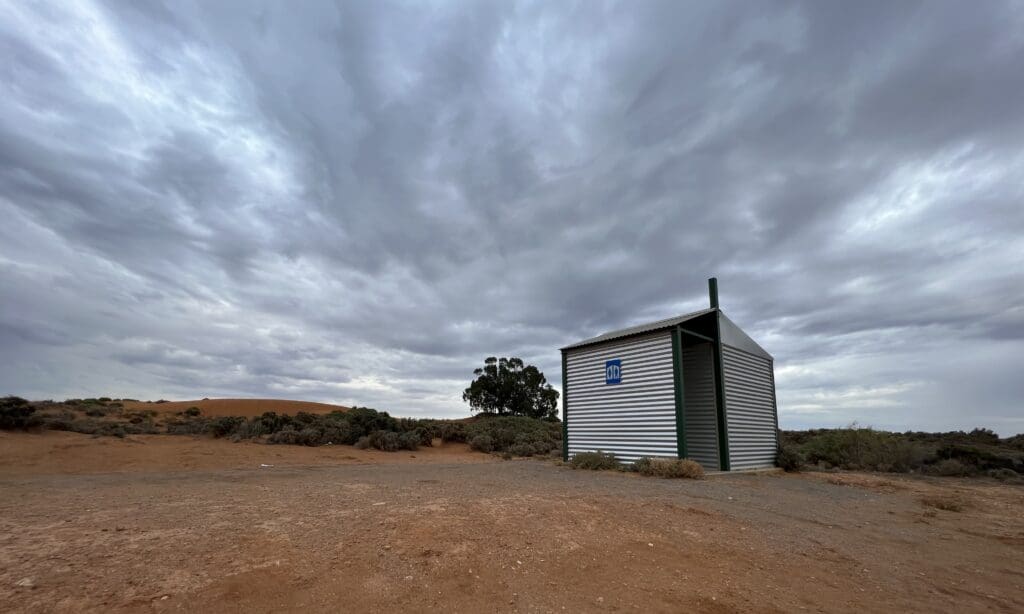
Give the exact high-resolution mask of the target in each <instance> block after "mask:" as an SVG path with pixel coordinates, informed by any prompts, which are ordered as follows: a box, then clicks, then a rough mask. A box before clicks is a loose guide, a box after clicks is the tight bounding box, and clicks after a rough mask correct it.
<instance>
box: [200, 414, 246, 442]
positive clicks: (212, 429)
mask: <svg viewBox="0 0 1024 614" xmlns="http://www.w3.org/2000/svg"><path fill="white" fill-rule="evenodd" d="M244 423H245V418H242V417H239V416H221V417H218V418H214V419H213V420H212V421H211V422H210V423H209V426H208V427H207V430H208V431H209V433H210V434H211V435H213V436H214V437H228V436H230V435H232V434H234V432H235V431H236V430H238V428H239V427H241V426H242V424H244Z"/></svg>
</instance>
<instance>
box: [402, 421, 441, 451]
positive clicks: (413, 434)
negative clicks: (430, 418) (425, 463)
mask: <svg viewBox="0 0 1024 614" xmlns="http://www.w3.org/2000/svg"><path fill="white" fill-rule="evenodd" d="M405 434H406V435H409V436H410V438H411V439H412V440H414V441H415V442H416V445H417V446H424V447H427V448H432V447H434V429H433V428H431V427H429V426H418V427H416V428H415V429H413V430H411V431H406V432H405ZM410 449H414V448H410Z"/></svg>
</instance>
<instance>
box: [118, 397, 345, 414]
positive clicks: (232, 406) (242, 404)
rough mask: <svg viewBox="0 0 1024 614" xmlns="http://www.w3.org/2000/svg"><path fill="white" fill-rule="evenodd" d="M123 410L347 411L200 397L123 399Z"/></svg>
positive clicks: (323, 405) (298, 403)
mask: <svg viewBox="0 0 1024 614" xmlns="http://www.w3.org/2000/svg"><path fill="white" fill-rule="evenodd" d="M124 407H125V409H134V410H141V409H152V410H154V411H158V412H160V413H176V412H179V411H184V410H186V409H188V408H189V407H198V408H199V409H200V410H202V412H203V415H204V416H258V415H260V414H262V413H263V412H267V411H273V412H277V413H279V414H296V413H298V412H300V411H304V412H308V413H311V414H327V413H330V412H332V411H347V410H348V408H347V407H342V406H340V405H330V404H328V403H314V402H313V401H287V400H281V399H202V400H198V401H168V402H167V403H147V402H145V401H125V402H124Z"/></svg>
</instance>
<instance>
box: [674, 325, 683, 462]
mask: <svg viewBox="0 0 1024 614" xmlns="http://www.w3.org/2000/svg"><path fill="white" fill-rule="evenodd" d="M682 346H683V344H682V329H681V327H679V326H676V327H675V328H673V329H672V378H673V388H674V389H675V402H676V457H677V458H686V457H687V450H686V402H685V400H684V399H685V396H684V394H683V347H682Z"/></svg>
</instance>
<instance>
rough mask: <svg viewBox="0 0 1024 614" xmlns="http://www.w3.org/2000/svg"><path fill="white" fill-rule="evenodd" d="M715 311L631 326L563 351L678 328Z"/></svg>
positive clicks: (701, 311)
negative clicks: (684, 323)
mask: <svg viewBox="0 0 1024 614" xmlns="http://www.w3.org/2000/svg"><path fill="white" fill-rule="evenodd" d="M713 311H717V310H716V309H714V308H711V309H701V310H700V311H694V312H692V313H686V314H683V315H681V316H676V317H674V318H666V319H664V320H658V321H657V322H649V323H647V324H639V325H637V326H630V327H629V328H623V329H620V330H613V331H611V332H610V333H605V334H603V335H598V336H596V337H591V338H590V339H585V340H583V341H580V342H578V343H573V344H572V345H567V346H565V347H564V348H562V349H563V350H571V349H573V348H578V347H583V346H585V345H593V344H595V343H601V342H602V341H611V340H612V339H618V338H620V337H628V336H630V335H636V334H639V333H650V332H654V331H656V330H661V329H663V328H672V327H673V326H678V325H679V324H682V323H683V322H687V321H689V320H692V319H694V318H699V317H700V316H703V315H707V314H709V313H712V312H713Z"/></svg>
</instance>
